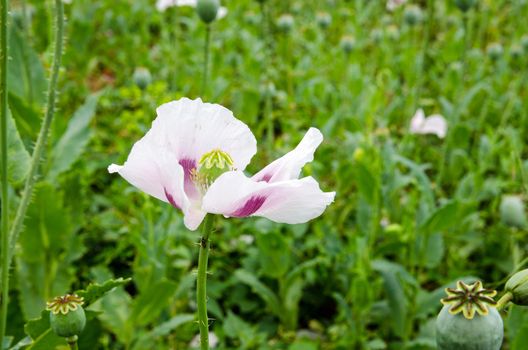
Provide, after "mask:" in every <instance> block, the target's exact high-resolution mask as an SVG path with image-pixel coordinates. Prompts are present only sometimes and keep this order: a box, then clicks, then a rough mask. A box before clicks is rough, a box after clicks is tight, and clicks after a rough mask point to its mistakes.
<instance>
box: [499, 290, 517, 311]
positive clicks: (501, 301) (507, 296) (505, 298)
mask: <svg viewBox="0 0 528 350" xmlns="http://www.w3.org/2000/svg"><path fill="white" fill-rule="evenodd" d="M512 300H513V294H512V293H511V292H506V294H504V295H503V296H502V297H501V298H500V299H499V301H498V302H497V305H495V308H496V309H497V310H498V311H500V310H502V309H504V308H505V307H506V306H508V304H509V303H510V301H512Z"/></svg>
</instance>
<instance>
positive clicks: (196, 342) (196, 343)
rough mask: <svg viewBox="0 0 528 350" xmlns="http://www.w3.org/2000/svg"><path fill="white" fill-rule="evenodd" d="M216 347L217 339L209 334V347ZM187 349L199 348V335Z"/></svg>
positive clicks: (214, 335) (212, 334)
mask: <svg viewBox="0 0 528 350" xmlns="http://www.w3.org/2000/svg"><path fill="white" fill-rule="evenodd" d="M217 346H218V337H217V336H216V334H214V333H213V332H210V333H209V347H210V348H216V347H217ZM189 347H190V348H192V349H197V348H199V347H200V334H197V335H196V336H195V337H194V338H193V339H192V340H191V342H190V343H189Z"/></svg>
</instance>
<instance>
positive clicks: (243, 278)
mask: <svg viewBox="0 0 528 350" xmlns="http://www.w3.org/2000/svg"><path fill="white" fill-rule="evenodd" d="M235 277H236V278H237V279H238V280H239V281H240V282H242V283H245V284H247V285H248V286H250V287H251V289H252V290H253V291H254V292H255V293H257V294H258V295H259V296H260V297H261V298H262V299H263V300H264V302H265V303H266V305H267V306H268V308H269V309H270V311H271V312H273V313H274V314H275V315H276V316H278V317H280V315H281V313H282V310H281V306H280V305H281V304H280V302H279V298H277V296H276V295H275V293H273V291H272V290H271V289H269V288H268V287H267V286H266V285H264V284H263V283H262V282H260V281H259V280H258V279H257V277H255V275H254V274H252V273H250V272H248V271H246V270H236V271H235Z"/></svg>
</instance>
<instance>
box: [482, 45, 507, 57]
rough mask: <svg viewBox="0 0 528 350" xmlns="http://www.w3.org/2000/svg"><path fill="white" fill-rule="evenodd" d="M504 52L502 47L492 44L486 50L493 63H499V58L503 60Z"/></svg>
mask: <svg viewBox="0 0 528 350" xmlns="http://www.w3.org/2000/svg"><path fill="white" fill-rule="evenodd" d="M503 51H504V50H503V48H502V45H501V44H499V43H491V44H489V45H488V48H487V49H486V53H487V54H488V57H489V58H490V59H491V60H493V61H497V60H498V59H499V58H501V56H502V53H503Z"/></svg>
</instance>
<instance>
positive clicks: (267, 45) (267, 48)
mask: <svg viewBox="0 0 528 350" xmlns="http://www.w3.org/2000/svg"><path fill="white" fill-rule="evenodd" d="M260 12H261V23H260V24H261V32H262V33H261V35H262V40H263V42H264V75H263V76H264V79H263V83H264V93H265V97H264V119H265V120H266V122H267V128H266V133H267V135H266V137H267V146H268V147H267V148H268V157H269V158H270V159H271V156H272V152H273V143H274V139H275V135H274V134H275V131H274V128H273V110H272V109H273V106H272V100H271V98H272V96H271V77H270V72H269V70H270V67H271V33H270V28H269V19H268V13H267V9H266V1H260Z"/></svg>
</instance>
